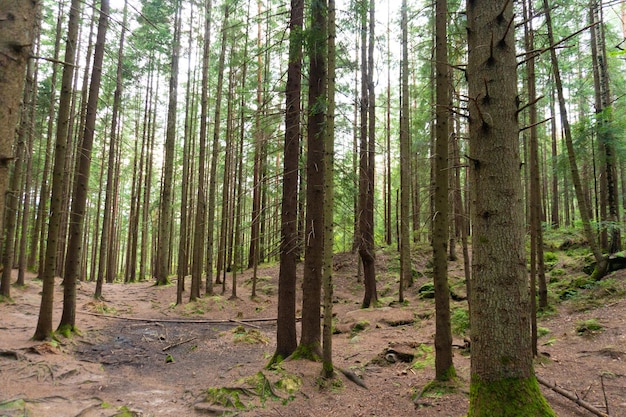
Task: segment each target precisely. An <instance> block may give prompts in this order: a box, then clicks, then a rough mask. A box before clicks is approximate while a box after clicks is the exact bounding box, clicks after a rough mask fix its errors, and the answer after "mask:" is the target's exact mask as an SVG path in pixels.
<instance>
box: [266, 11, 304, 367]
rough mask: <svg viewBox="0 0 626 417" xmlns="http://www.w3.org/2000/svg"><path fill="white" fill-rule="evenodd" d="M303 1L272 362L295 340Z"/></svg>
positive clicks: (292, 73) (292, 25)
mask: <svg viewBox="0 0 626 417" xmlns="http://www.w3.org/2000/svg"><path fill="white" fill-rule="evenodd" d="M303 21H304V0H291V15H290V20H289V64H288V67H287V85H286V88H285V148H284V152H283V153H284V157H283V192H282V203H281V206H282V213H281V239H280V269H279V272H278V319H277V323H276V324H277V327H276V351H275V353H274V356H273V358H272V362H276V361H280V360H282V359H284V358H286V357H288V356H289V355H291V354H292V353H293V352H294V351H295V350H296V347H297V339H296V263H297V260H298V259H297V247H298V230H297V223H298V177H299V175H298V168H299V164H298V160H299V155H300V109H301V104H300V101H301V99H300V95H301V89H302V25H303Z"/></svg>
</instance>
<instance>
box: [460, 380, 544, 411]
mask: <svg viewBox="0 0 626 417" xmlns="http://www.w3.org/2000/svg"><path fill="white" fill-rule="evenodd" d="M531 416H532V417H556V414H555V413H554V411H553V410H552V408H550V405H549V404H548V402H547V401H546V399H545V398H544V397H543V395H542V394H541V390H540V389H539V383H538V382H537V379H535V377H534V376H533V377H530V378H505V379H500V380H498V381H483V380H481V378H480V377H478V376H477V375H472V381H471V384H470V407H469V411H468V414H467V417H531Z"/></svg>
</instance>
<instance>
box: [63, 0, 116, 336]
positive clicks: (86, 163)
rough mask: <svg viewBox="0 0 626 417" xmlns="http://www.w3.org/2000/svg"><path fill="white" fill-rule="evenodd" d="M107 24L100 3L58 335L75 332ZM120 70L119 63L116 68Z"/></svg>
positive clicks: (106, 5) (104, 6)
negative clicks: (77, 282) (78, 287)
mask: <svg viewBox="0 0 626 417" xmlns="http://www.w3.org/2000/svg"><path fill="white" fill-rule="evenodd" d="M108 20H109V0H101V2H100V18H99V21H98V35H97V38H96V45H95V53H94V60H93V71H92V74H91V83H90V86H89V98H88V99H87V113H86V117H85V126H84V131H83V134H82V140H81V143H80V147H79V148H78V150H79V151H78V159H77V160H76V168H75V173H74V185H73V187H72V188H73V191H72V207H71V210H70V227H69V233H68V235H69V241H68V246H67V250H68V252H69V254H70V255H71V256H68V258H67V264H66V267H65V277H64V281H63V282H64V285H63V314H62V316H61V322H60V323H59V327H58V329H57V330H58V331H59V332H61V333H63V334H66V335H67V334H69V333H72V332H75V331H76V281H77V280H78V277H79V275H80V272H81V261H82V257H83V256H84V251H83V239H84V237H83V229H84V224H85V213H86V206H87V193H88V189H89V175H90V171H91V151H92V149H93V138H94V132H95V127H96V113H97V110H98V97H99V94H100V82H101V80H102V63H103V60H104V44H105V39H106V32H107V27H108ZM118 65H120V66H121V60H120V63H119V64H118ZM118 82H119V85H118V88H120V86H121V68H120V67H118Z"/></svg>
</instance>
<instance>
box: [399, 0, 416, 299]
mask: <svg viewBox="0 0 626 417" xmlns="http://www.w3.org/2000/svg"><path fill="white" fill-rule="evenodd" d="M408 25H409V20H408V5H407V0H402V23H401V26H402V69H401V77H400V81H401V83H402V87H401V90H400V91H401V95H400V288H399V290H398V294H399V301H400V302H401V303H402V302H403V301H404V287H405V286H407V285H409V284H411V283H412V280H413V273H412V271H411V239H410V233H411V231H410V223H411V217H410V216H411V210H410V205H411V182H412V181H411V139H410V138H411V134H410V131H409V41H408Z"/></svg>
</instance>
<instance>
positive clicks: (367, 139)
mask: <svg viewBox="0 0 626 417" xmlns="http://www.w3.org/2000/svg"><path fill="white" fill-rule="evenodd" d="M363 1H364V2H366V0H363ZM368 10H369V28H368V29H369V30H366V29H365V28H366V27H367V23H368V19H367V11H368ZM362 13H363V17H362V18H361V19H362V27H361V30H362V31H363V32H362V33H363V35H362V37H361V42H363V46H362V47H361V51H362V53H363V57H362V58H361V65H362V66H363V68H362V71H363V72H362V74H363V77H364V80H363V81H361V89H362V90H361V93H362V100H363V102H362V104H361V106H362V108H361V112H362V113H361V149H360V153H359V156H360V171H359V195H360V197H359V202H360V204H359V206H360V209H359V211H360V213H359V214H360V217H359V234H360V242H359V255H360V256H361V262H362V263H363V283H364V284H365V294H364V296H363V303H362V304H361V306H362V307H363V308H368V307H369V306H370V305H371V304H372V303H376V301H378V295H377V293H376V266H375V264H374V261H375V254H374V160H375V156H376V155H375V139H376V138H375V128H376V118H375V110H376V108H375V95H374V78H373V77H374V39H375V38H374V27H375V21H374V17H375V9H374V0H370V2H369V9H368V8H367V7H365V4H364V5H363V11H362ZM368 32H369V40H366V38H365V36H366V34H367V33H368ZM366 45H367V54H366V53H365V50H366V48H365V46H366Z"/></svg>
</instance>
